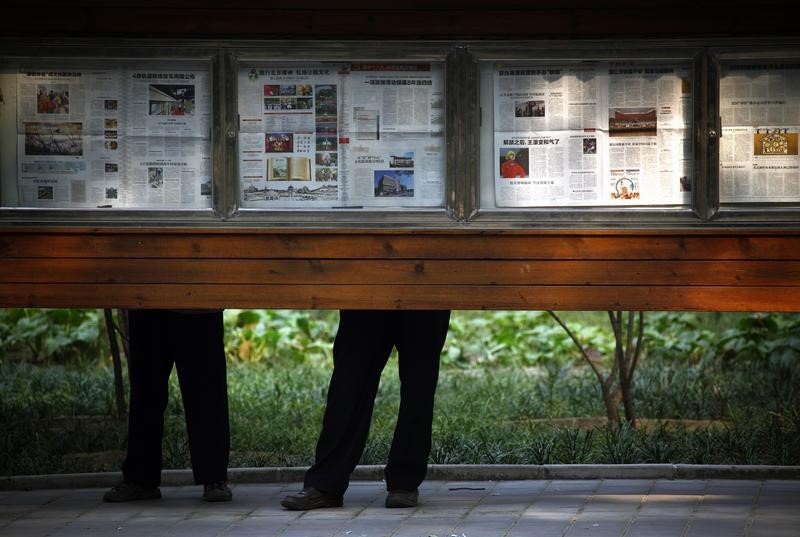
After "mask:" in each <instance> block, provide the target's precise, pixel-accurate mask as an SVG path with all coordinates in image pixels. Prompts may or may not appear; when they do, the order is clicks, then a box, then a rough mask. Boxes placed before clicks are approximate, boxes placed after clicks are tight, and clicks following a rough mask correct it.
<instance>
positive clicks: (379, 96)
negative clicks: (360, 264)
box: [341, 63, 445, 207]
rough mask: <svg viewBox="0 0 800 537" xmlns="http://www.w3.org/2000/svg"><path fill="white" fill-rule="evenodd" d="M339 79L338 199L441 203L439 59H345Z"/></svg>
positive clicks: (365, 202) (415, 204)
mask: <svg viewBox="0 0 800 537" xmlns="http://www.w3.org/2000/svg"><path fill="white" fill-rule="evenodd" d="M344 79H345V83H344V89H345V91H344V92H343V103H342V110H343V113H342V142H343V143H342V168H341V170H342V179H341V184H342V187H343V191H342V199H341V201H342V204H343V206H363V207H440V206H442V205H443V203H444V175H445V173H444V172H445V162H444V159H445V154H444V68H443V66H442V65H440V64H431V63H420V64H416V63H414V64H409V63H353V64H351V65H350V69H349V73H348V74H346V75H345V77H344Z"/></svg>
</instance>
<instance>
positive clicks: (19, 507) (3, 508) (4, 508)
mask: <svg viewBox="0 0 800 537" xmlns="http://www.w3.org/2000/svg"><path fill="white" fill-rule="evenodd" d="M38 508H39V505H37V504H16V505H2V504H0V516H1V517H12V518H17V517H18V516H21V515H24V514H25V513H29V512H31V511H34V510H35V509H38Z"/></svg>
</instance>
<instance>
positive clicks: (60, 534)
mask: <svg viewBox="0 0 800 537" xmlns="http://www.w3.org/2000/svg"><path fill="white" fill-rule="evenodd" d="M122 534H123V532H122V530H121V526H119V525H118V524H117V523H115V522H114V521H102V520H92V521H81V520H73V521H72V522H70V523H68V524H65V525H64V526H62V527H60V528H59V529H58V530H57V531H56V532H55V533H53V534H51V536H50V537H85V536H86V535H91V536H92V537H111V536H114V537H119V536H120V535H122Z"/></svg>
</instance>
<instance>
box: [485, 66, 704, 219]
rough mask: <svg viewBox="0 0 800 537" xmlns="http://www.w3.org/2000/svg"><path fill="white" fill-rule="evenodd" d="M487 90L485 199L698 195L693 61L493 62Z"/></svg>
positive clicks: (667, 199)
mask: <svg viewBox="0 0 800 537" xmlns="http://www.w3.org/2000/svg"><path fill="white" fill-rule="evenodd" d="M481 95H482V97H481V104H482V108H483V111H484V117H485V115H486V111H487V110H491V111H492V117H493V120H492V121H491V122H486V121H484V132H482V136H481V147H482V154H481V157H482V159H481V160H482V164H481V174H480V176H481V207H482V208H505V207H509V208H510V207H546V206H569V207H573V206H617V207H625V206H632V205H636V206H642V205H687V204H689V203H690V202H691V192H690V191H691V185H692V179H691V170H692V147H691V122H692V88H691V76H690V66H689V65H688V64H675V63H663V62H655V61H653V62H644V61H631V62H588V63H572V64H543V63H538V62H537V63H533V62H531V63H512V64H509V63H504V64H491V63H489V62H486V63H484V64H483V65H482V69H481ZM487 123H488V125H487ZM486 129H493V130H492V131H491V132H485V131H486ZM487 146H488V147H487ZM487 161H488V162H487Z"/></svg>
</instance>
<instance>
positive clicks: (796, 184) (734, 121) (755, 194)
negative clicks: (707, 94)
mask: <svg viewBox="0 0 800 537" xmlns="http://www.w3.org/2000/svg"><path fill="white" fill-rule="evenodd" d="M720 115H721V121H722V138H721V139H720V169H719V182H720V201H721V202H723V203H747V202H797V201H798V199H800V156H798V133H800V64H797V63H770V64H764V65H752V64H747V65H744V64H731V65H726V66H725V67H724V69H723V73H722V79H721V81H720Z"/></svg>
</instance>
